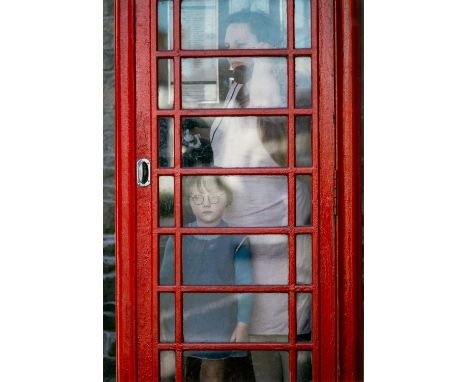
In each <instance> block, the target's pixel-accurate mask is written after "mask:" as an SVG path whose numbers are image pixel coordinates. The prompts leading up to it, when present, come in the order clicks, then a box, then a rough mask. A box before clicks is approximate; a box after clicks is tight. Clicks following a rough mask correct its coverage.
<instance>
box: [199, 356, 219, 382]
mask: <svg viewBox="0 0 468 382" xmlns="http://www.w3.org/2000/svg"><path fill="white" fill-rule="evenodd" d="M223 375H224V360H222V359H204V360H203V361H202V364H201V368H200V382H222V381H223Z"/></svg>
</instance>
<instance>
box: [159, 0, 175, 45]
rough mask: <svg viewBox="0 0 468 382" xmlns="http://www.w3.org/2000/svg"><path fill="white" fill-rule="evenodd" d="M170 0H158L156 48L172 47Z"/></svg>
mask: <svg viewBox="0 0 468 382" xmlns="http://www.w3.org/2000/svg"><path fill="white" fill-rule="evenodd" d="M172 9H173V4H172V0H158V50H171V49H172Z"/></svg>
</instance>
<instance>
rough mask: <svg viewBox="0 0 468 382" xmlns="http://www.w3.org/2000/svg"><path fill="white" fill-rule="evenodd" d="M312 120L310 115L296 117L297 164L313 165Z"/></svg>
mask: <svg viewBox="0 0 468 382" xmlns="http://www.w3.org/2000/svg"><path fill="white" fill-rule="evenodd" d="M311 125H312V120H311V118H310V116H309V115H306V116H300V117H296V166H297V167H310V166H312V153H311V151H312V150H311V148H312V145H311V135H310V129H311Z"/></svg>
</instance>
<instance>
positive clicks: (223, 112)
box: [158, 108, 313, 117]
mask: <svg viewBox="0 0 468 382" xmlns="http://www.w3.org/2000/svg"><path fill="white" fill-rule="evenodd" d="M312 110H313V109H291V110H290V109H286V108H284V109H281V108H277V109H269V108H264V109H257V108H245V109H182V110H178V111H177V113H176V114H177V115H180V116H182V117H217V116H221V117H236V116H239V117H243V116H246V117H250V116H254V117H255V116H263V115H265V116H276V115H282V116H287V115H289V114H291V113H292V114H295V115H310V114H312ZM174 114H175V112H174V110H169V109H164V110H162V109H161V110H158V115H159V116H160V117H172V116H173V115H174Z"/></svg>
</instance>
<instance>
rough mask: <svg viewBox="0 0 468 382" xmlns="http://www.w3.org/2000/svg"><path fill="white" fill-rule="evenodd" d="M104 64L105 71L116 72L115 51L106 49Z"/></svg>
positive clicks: (103, 56) (103, 58)
mask: <svg viewBox="0 0 468 382" xmlns="http://www.w3.org/2000/svg"><path fill="white" fill-rule="evenodd" d="M102 63H103V68H104V70H114V51H113V50H112V49H104V52H103V55H102Z"/></svg>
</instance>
